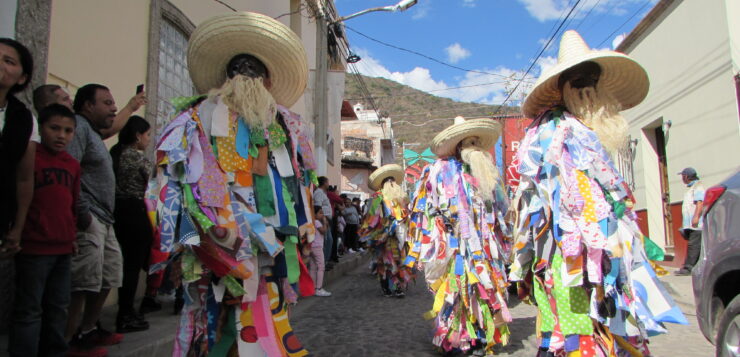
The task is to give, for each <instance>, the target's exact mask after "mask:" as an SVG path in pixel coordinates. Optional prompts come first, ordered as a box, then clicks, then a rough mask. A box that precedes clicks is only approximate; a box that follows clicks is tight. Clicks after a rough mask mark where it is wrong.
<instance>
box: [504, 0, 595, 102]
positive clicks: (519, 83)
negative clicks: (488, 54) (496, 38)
mask: <svg viewBox="0 0 740 357" xmlns="http://www.w3.org/2000/svg"><path fill="white" fill-rule="evenodd" d="M580 3H581V0H578V1H576V4H575V5H573V7H572V8H571V9H570V11H569V12H568V15H566V16H565V19H563V21H561V22H560V26H558V29H557V30H555V33H553V34H552V36H550V39H549V40H547V43H546V44H545V46H543V47H542V50H541V51H540V53H539V54H537V57H535V59H534V61H532V64H530V65H529V68H527V71H526V72H524V75H522V78H521V79H520V80H519V81H518V82H517V83H516V86H515V87H514V89H512V90H511V92H509V94H508V95H507V96H506V99H504V101H503V102H502V103H501V106H499V107H498V109H497V110H496V113H494V114H498V113H499V112H500V111H501V108H503V107H504V105H506V102H507V101H509V98H511V96H512V95H513V94H514V93H515V92H516V90H517V89H518V88H519V85H521V84H522V81H523V80H524V78H526V77H527V75H528V74H529V72H530V71H531V70H532V68H533V67H534V65H535V64H537V61H538V60H539V59H540V57H541V56H542V54H543V53H544V52H545V49H547V47H548V46H550V43H551V42H552V40H553V39H555V35H556V34H557V33H558V32H559V31H560V29H561V28H562V27H563V25H565V22H566V21H567V20H568V18H569V17H570V15H571V14H573V10H575V9H576V7H577V6H578V4H580Z"/></svg>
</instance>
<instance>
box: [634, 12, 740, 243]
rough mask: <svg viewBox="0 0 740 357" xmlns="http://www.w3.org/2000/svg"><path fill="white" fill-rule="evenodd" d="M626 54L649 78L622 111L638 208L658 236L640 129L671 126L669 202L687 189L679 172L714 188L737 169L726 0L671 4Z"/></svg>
mask: <svg viewBox="0 0 740 357" xmlns="http://www.w3.org/2000/svg"><path fill="white" fill-rule="evenodd" d="M626 52H627V53H628V54H629V55H630V56H631V57H632V58H634V59H635V60H637V61H638V62H639V63H640V64H642V65H643V66H644V67H645V69H646V70H647V73H648V76H649V77H650V92H649V94H648V96H647V98H646V99H645V101H643V102H642V103H641V104H640V105H638V106H637V107H635V108H633V109H631V110H628V111H625V112H624V113H623V114H624V115H625V117H626V118H627V119H628V120H629V123H630V134H631V135H632V137H633V138H638V139H639V140H640V141H639V143H638V148H637V155H636V160H635V163H634V171H635V181H636V182H635V184H636V190H635V196H636V199H637V201H638V202H637V206H636V207H637V208H638V209H643V208H647V210H648V216H649V223H650V233H651V235H652V236H654V237H657V235H656V233H658V231H660V232H662V219H663V218H662V210H661V206H660V202H661V201H660V195H661V192H660V183H659V182H660V181H659V177H658V176H657V175H658V169H657V158H656V157H655V152H654V150H652V149H651V148H649V143H648V142H647V140H646V139H647V138H646V137H645V136H644V135H643V132H642V131H643V129H645V128H647V127H650V126H652V125H655V122H656V121H657V120H659V119H660V118H662V119H663V121H668V120H670V121H671V122H672V126H671V128H670V129H669V131H668V138H667V143H666V154H667V164H668V173H669V175H668V179H669V189H670V195H671V202H677V201H681V199H682V197H683V194H684V192H685V189H686V188H685V186H684V185H683V183H682V182H681V180H680V177H679V176H678V175H676V173H677V172H679V171H680V170H681V169H683V168H684V167H687V166H691V167H694V168H696V170H697V171H698V172H699V175H700V177H701V178H702V180H703V181H704V183H705V185H707V186H711V185H714V184H716V183H717V182H719V181H720V180H722V179H723V178H725V177H726V176H728V175H729V174H730V173H732V172H733V171H734V170H735V169H736V168H737V167H738V166H740V155H737V154H736V153H738V152H740V134H739V131H738V129H739V128H738V116H737V100H736V93H735V86H734V81H733V69H732V57H731V54H730V52H731V51H730V45H729V29H728V23H727V15H726V12H725V0H705V1H677V2H675V3H673V4H672V5H671V6H670V7H669V8H668V9H667V10H666V11H665V12H664V13H663V14H662V15H661V17H660V18H658V19H657V20H656V21H655V22H654V23H653V24H652V25H651V27H650V28H649V29H648V30H647V31H646V32H645V33H644V34H643V36H642V39H640V40H638V41H636V42H635V43H634V44H632V45H631V46H630V47H629V48H627V49H626ZM674 219H680V217H678V218H675V217H674ZM658 225H660V226H661V227H660V229H658V227H657V226H658ZM654 229H655V231H654ZM660 241H662V239H656V242H660Z"/></svg>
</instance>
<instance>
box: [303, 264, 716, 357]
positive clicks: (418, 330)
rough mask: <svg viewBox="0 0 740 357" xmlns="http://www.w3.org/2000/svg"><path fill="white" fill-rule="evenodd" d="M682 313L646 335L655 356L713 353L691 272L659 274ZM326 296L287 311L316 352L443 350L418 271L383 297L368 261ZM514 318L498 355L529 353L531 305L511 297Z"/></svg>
mask: <svg viewBox="0 0 740 357" xmlns="http://www.w3.org/2000/svg"><path fill="white" fill-rule="evenodd" d="M662 280H663V281H664V282H665V283H666V286H667V288H668V290H669V291H670V292H671V294H672V295H673V296H674V298H675V299H676V301H677V303H678V305H679V306H680V307H681V309H682V311H683V312H684V313H685V314H686V318H687V319H688V321H689V325H687V326H681V325H675V324H669V325H668V326H667V327H668V330H669V333H668V334H667V335H660V336H656V337H653V338H652V339H651V343H650V348H651V351H652V353H653V355H654V356H659V357H662V356H678V357H684V356H686V357H689V356H713V355H714V346H712V345H711V344H710V343H709V342H707V340H706V339H705V338H704V337H703V335H702V334H701V332H700V331H699V328H698V326H697V322H696V316H695V312H694V304H693V297H692V296H691V281H690V277H674V276H668V277H664V278H662ZM327 289H328V290H330V291H331V292H332V294H333V295H332V296H331V297H328V298H320V297H311V298H307V299H303V300H301V301H300V302H299V303H298V305H296V306H295V307H294V308H293V309H292V311H291V323H292V325H293V328H294V330H295V333H296V335H297V336H298V338H299V339H300V340H301V342H303V344H304V346H305V347H306V349H307V350H309V351H310V352H311V355H312V356H315V357H330V356H353V357H355V356H358V357H360V356H361V357H373V356H378V357H380V356H442V354H441V353H440V352H438V351H437V350H435V348H434V347H433V345H432V343H431V327H432V323H431V322H430V321H425V320H424V319H423V318H422V314H423V313H424V312H425V311H427V310H428V309H429V308H430V307H431V305H432V296H431V294H430V293H429V292H428V291H427V289H426V286H425V284H424V280H423V278H422V277H418V278H417V279H416V283H415V284H414V283H412V284H411V286H410V288H409V291H408V293H407V294H406V298H405V299H396V298H386V297H383V296H382V295H381V293H380V287H379V285H378V282H377V280H376V279H375V278H374V277H373V276H371V275H370V274H369V273H368V268H367V265H365V266H360V267H358V268H357V269H355V270H354V271H352V272H349V273H347V274H346V275H345V276H344V277H343V278H342V279H341V280H337V281H336V282H334V283H333V284H330V285H328V286H327ZM510 309H511V313H512V316H513V318H514V321H513V322H512V323H511V324H510V325H509V328H510V330H511V340H510V343H509V345H507V346H503V347H502V346H498V347H497V348H496V349H495V352H496V355H497V356H534V355H535V354H536V349H537V342H536V337H535V335H534V334H535V316H536V313H537V310H536V308H534V307H532V306H529V305H526V304H521V303H519V302H518V301H517V300H516V298H511V302H510Z"/></svg>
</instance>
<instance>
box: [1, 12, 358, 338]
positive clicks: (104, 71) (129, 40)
mask: <svg viewBox="0 0 740 357" xmlns="http://www.w3.org/2000/svg"><path fill="white" fill-rule="evenodd" d="M231 11H252V12H258V13H262V14H266V15H268V16H271V17H273V18H275V19H277V20H278V21H280V22H282V23H283V24H285V25H287V26H289V27H290V28H291V29H292V30H293V31H294V32H295V33H296V34H297V35H298V36H299V37H300V38H301V40H302V43H303V46H304V48H305V49H306V55H307V62H308V67H309V79H308V86H307V88H306V91H305V92H304V95H303V96H302V97H301V98H300V99H299V100H298V102H296V103H295V104H294V105H293V106H292V107H291V108H290V109H291V110H292V111H293V112H296V113H298V114H300V115H301V117H302V118H303V120H304V121H306V122H307V124H308V125H309V126H310V127H311V128H313V129H314V133H315V132H316V131H317V128H322V132H323V133H325V134H324V135H325V137H323V138H320V137H318V135H314V142H315V143H318V145H316V147H315V149H314V151H315V154H316V155H315V157H316V160H317V164H318V170H317V174H318V175H324V176H328V177H329V179H330V180H331V181H332V182H339V181H340V165H341V163H340V156H339V145H333V143H335V142H339V140H340V135H341V131H340V125H339V123H340V109H341V103H342V98H343V94H344V74H345V65H346V61H345V60H344V56H343V54H342V52H341V51H337V50H336V48H341V47H342V46H343V47H344V48H348V45H347V43H346V39H344V38H342V37H339V36H337V35H336V34H334V33H333V32H331V31H330V30H329V29H327V27H328V26H326V27H321V26H319V25H318V24H320V23H322V24H326V22H327V21H328V20H330V19H332V18H336V17H337V15H336V9H335V7H334V2H333V1H332V0H271V1H263V0H239V1H237V0H220V1H205V0H126V1H119V0H64V1H50V0H3V1H2V2H0V37H11V38H16V39H18V40H19V41H21V42H22V43H24V44H26V46H28V47H29V49H30V50H31V52H32V54H33V55H34V62H35V63H34V67H35V68H34V72H35V73H34V78H33V81H32V85H31V86H30V87H31V88H34V87H36V86H38V85H41V84H44V83H53V84H58V85H60V86H62V87H64V88H66V89H67V91H68V92H70V94H71V95H73V96H74V94H75V93H76V91H77V89H78V88H79V87H81V86H83V85H85V84H87V83H100V84H103V85H105V86H107V87H108V88H110V90H111V93H112V94H113V97H114V98H115V100H116V103H117V105H118V107H119V108H121V107H123V106H124V105H126V103H127V102H128V100H129V99H130V98H131V97H132V96H133V95H134V94H135V90H136V87H137V86H138V85H140V84H144V85H145V90H146V92H147V98H148V100H149V103H148V105H147V106H146V107H145V108H142V109H140V111H139V112H138V113H137V114H139V115H142V116H144V117H145V118H146V119H147V120H148V121H149V122H150V123H152V124H153V127H154V128H155V130H156V129H158V128H161V127H162V126H163V125H164V123H166V121H167V120H168V114H169V113H170V112H171V111H172V106H171V104H170V103H169V99H171V98H173V97H177V96H191V95H194V94H198V93H195V89H194V88H193V85H192V82H191V80H190V75H189V72H188V68H187V63H186V57H187V44H188V39H189V37H190V34H191V33H192V32H193V30H194V29H195V27H196V26H197V25H198V24H199V23H201V22H202V21H203V20H205V19H208V18H210V17H212V16H215V15H218V14H223V13H227V12H231ZM317 19H323V22H321V21H317ZM319 36H324V40H323V41H318V40H317V37H319ZM327 37H329V38H330V39H331V41H328V40H327ZM327 43H331V44H333V46H334V47H333V48H329V47H331V46H329V45H328V44H327ZM340 45H341V46H340ZM332 53H334V56H332ZM344 55H346V53H345V54H344ZM319 64H323V66H320V65H319ZM314 88H323V89H324V90H318V91H317V90H314ZM19 97H21V99H22V100H25V101H26V103H30V99H31V96H30V89H29V90H27V91H25V92H24V93H21V94H20V95H19ZM317 103H318V104H320V105H317ZM319 108H321V109H322V110H323V111H319ZM115 141H116V138H115V137H113V138H111V139H109V141H108V142H107V144H108V145H109V146H110V145H113V144H114V143H115ZM3 264H6V263H4V262H0V268H2V269H3V271H8V270H7V269H5V268H6V266H3ZM4 276H5V277H9V276H10V275H4ZM5 280H7V279H4V278H2V277H0V288H1V289H0V290H1V291H2V293H0V321H8V319H7V318H5V317H6V315H5V313H6V312H5V310H7V309H6V308H7V307H9V306H10V304H9V303H7V302H9V301H10V300H9V294H10V292H11V291H12V290H11V289H10V288H7V289H6V288H4V287H6V286H9V284H10V282H7V281H5ZM114 302H115V299H109V300H108V303H114ZM1 325H4V324H1ZM2 327H4V326H0V330H1V329H2Z"/></svg>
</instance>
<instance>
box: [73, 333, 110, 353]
mask: <svg viewBox="0 0 740 357" xmlns="http://www.w3.org/2000/svg"><path fill="white" fill-rule="evenodd" d="M95 331H97V329H95V330H93V331H90V332H88V333H82V332H78V333H76V334H75V335H74V336H73V337H72V341H69V350H67V356H71V357H78V356H79V357H105V356H107V355H108V350H107V349H105V348H104V347H100V346H98V345H97V343H96V340H95Z"/></svg>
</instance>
